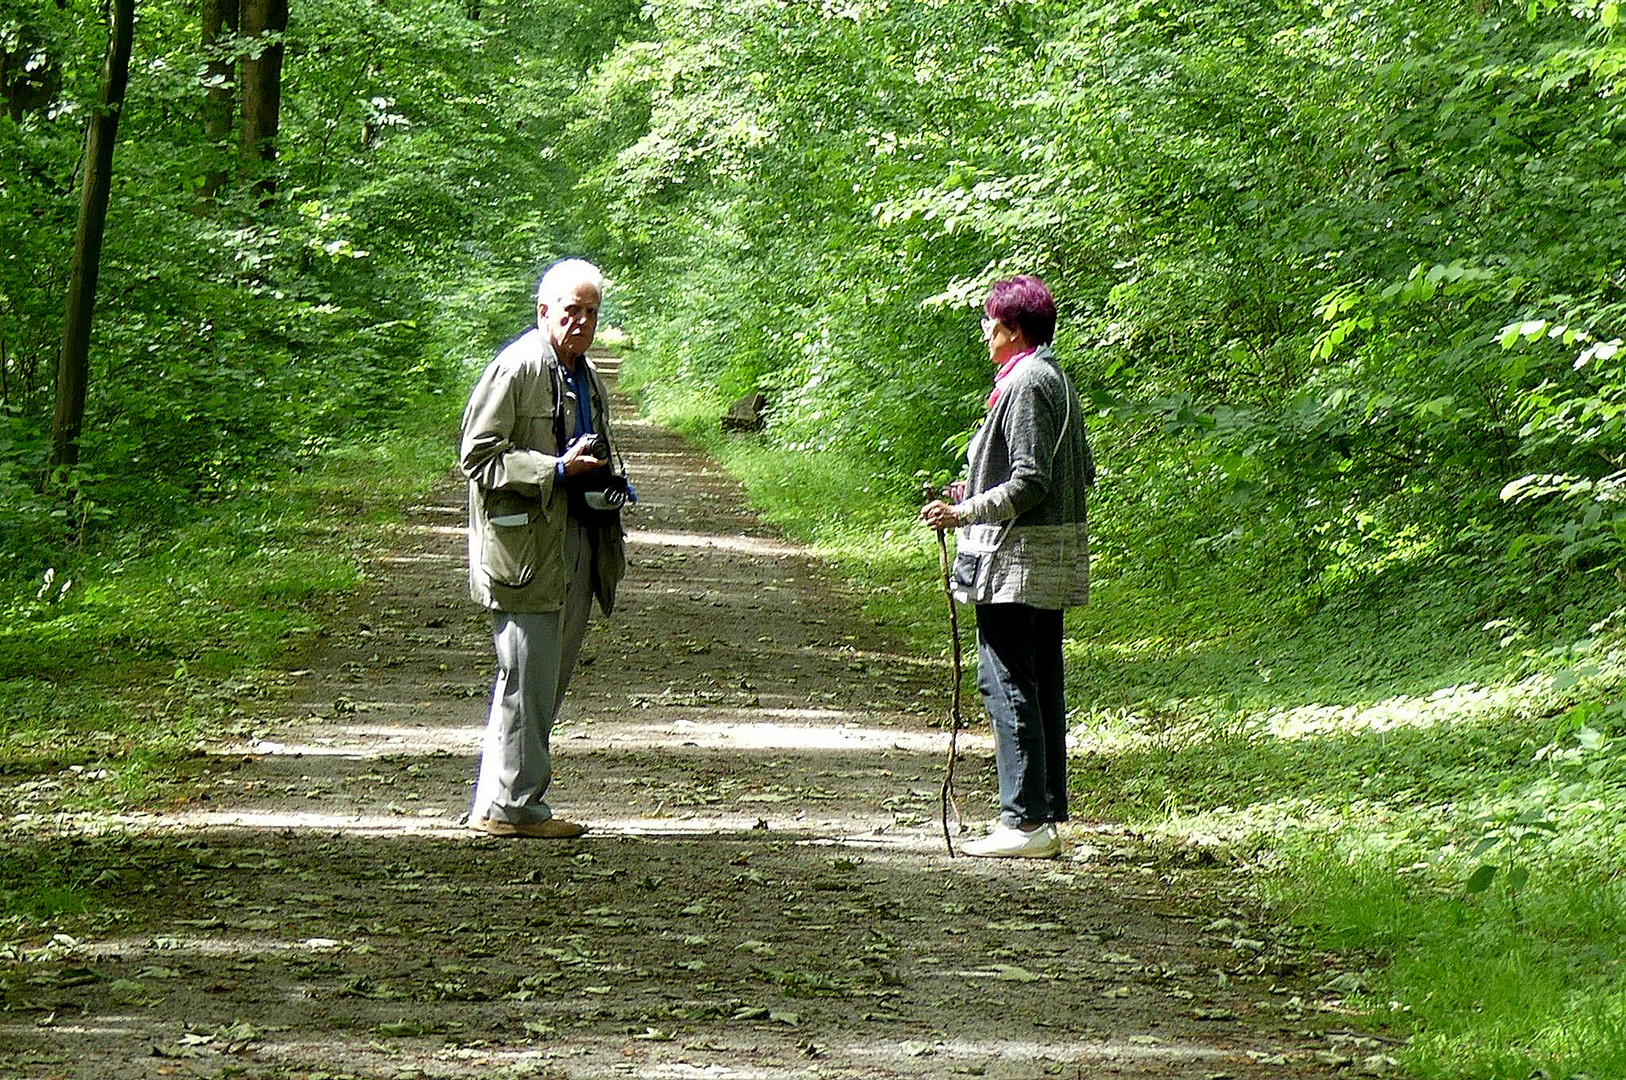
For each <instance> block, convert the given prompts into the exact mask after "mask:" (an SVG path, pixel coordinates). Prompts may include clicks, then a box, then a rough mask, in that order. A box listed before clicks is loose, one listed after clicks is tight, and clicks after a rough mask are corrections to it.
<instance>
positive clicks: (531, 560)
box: [480, 491, 542, 589]
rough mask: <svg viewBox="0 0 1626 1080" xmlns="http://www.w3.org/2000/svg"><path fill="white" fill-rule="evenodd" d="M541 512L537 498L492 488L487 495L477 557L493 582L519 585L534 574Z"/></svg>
mask: <svg viewBox="0 0 1626 1080" xmlns="http://www.w3.org/2000/svg"><path fill="white" fill-rule="evenodd" d="M499 496H500V497H499ZM541 513H542V508H541V506H540V505H539V504H538V502H537V500H535V499H527V498H523V497H521V496H516V495H514V494H513V493H512V492H504V491H493V492H491V493H490V494H489V495H488V496H487V497H486V514H485V521H484V522H482V523H481V526H480V561H481V563H482V565H483V568H484V570H485V572H486V576H487V577H489V578H490V579H491V582H492V584H494V585H505V586H507V587H508V588H511V589H518V588H523V587H524V586H526V585H529V584H530V583H531V581H532V580H533V579H534V578H535V577H536V567H537V542H536V529H537V518H538V517H539V516H540V515H541Z"/></svg>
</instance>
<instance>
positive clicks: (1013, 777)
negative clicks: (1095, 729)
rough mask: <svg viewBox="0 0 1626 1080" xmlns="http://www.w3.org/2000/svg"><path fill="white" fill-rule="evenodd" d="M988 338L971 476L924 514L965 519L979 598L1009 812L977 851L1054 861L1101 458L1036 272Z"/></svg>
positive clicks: (1014, 281) (989, 697) (1009, 299)
mask: <svg viewBox="0 0 1626 1080" xmlns="http://www.w3.org/2000/svg"><path fill="white" fill-rule="evenodd" d="M983 315H984V318H983V320H982V336H983V340H984V341H985V342H986V343H987V345H988V359H989V360H990V361H991V362H992V364H993V367H994V385H993V390H992V392H991V393H989V395H988V415H987V417H986V418H985V419H984V421H983V423H982V425H981V427H979V428H978V429H977V431H976V434H974V435H973V436H972V438H971V445H970V447H969V448H968V450H967V452H966V457H967V462H968V467H967V470H966V478H965V480H964V481H961V482H958V483H955V484H953V485H951V486H950V488H949V490H948V491H947V492H945V493H944V494H945V496H946V498H948V499H950V500H952V501H943V500H938V501H934V502H931V503H928V504H927V505H926V506H925V507H924V508H923V509H922V510H921V512H920V516H921V520H923V521H924V522H925V523H926V524H927V525H930V526H931V527H932V528H934V529H958V530H959V532H958V535H957V541H956V545H955V548H956V554H955V558H954V574H953V588H954V592H955V597H956V598H957V599H958V600H960V602H962V603H969V604H975V605H976V612H977V659H978V667H977V688H978V690H979V691H980V692H981V694H982V701H983V705H984V706H985V707H986V708H987V710H988V716H989V719H990V720H991V721H992V724H993V731H994V760H995V766H996V769H997V771H998V775H999V822H998V824H997V826H996V827H995V828H994V829H993V830H992V831H991V832H990V833H989V834H988V835H987V836H986V837H983V838H981V839H977V840H972V841H970V842H968V843H966V844H965V845H964V846H963V847H962V848H961V850H962V851H964V852H965V853H966V854H967V855H982V856H990V857H1006V858H1011V857H1016V858H1051V857H1053V856H1055V855H1059V854H1060V853H1061V838H1060V836H1059V835H1058V834H1057V831H1056V825H1057V823H1058V822H1062V821H1066V820H1067V702H1066V697H1065V692H1064V686H1063V679H1062V649H1061V632H1062V611H1063V609H1065V608H1068V607H1073V606H1077V605H1080V604H1083V603H1085V602H1087V600H1088V599H1089V590H1090V548H1089V538H1088V530H1087V527H1086V520H1085V502H1086V497H1087V495H1088V493H1089V490H1090V488H1091V487H1093V486H1094V484H1095V460H1094V457H1093V456H1092V455H1091V453H1090V444H1089V440H1088V438H1086V436H1085V432H1084V416H1083V409H1082V408H1081V407H1080V405H1079V400H1078V394H1077V393H1076V392H1074V390H1073V387H1072V384H1071V383H1070V382H1068V379H1067V376H1066V375H1065V374H1064V373H1063V372H1062V370H1061V367H1060V365H1058V364H1057V362H1056V357H1055V354H1054V353H1053V352H1052V351H1051V349H1050V343H1051V341H1052V339H1053V338H1054V337H1055V332H1056V301H1055V298H1054V297H1052V296H1051V294H1050V290H1049V289H1048V288H1046V287H1045V284H1044V282H1042V281H1040V280H1039V279H1038V278H1036V277H1032V276H1029V275H1022V276H1020V277H1013V278H1006V279H1005V280H1003V281H999V282H996V283H995V284H994V286H993V288H992V289H991V290H990V291H989V293H988V300H987V302H986V303H984V304H983Z"/></svg>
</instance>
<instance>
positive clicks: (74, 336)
mask: <svg viewBox="0 0 1626 1080" xmlns="http://www.w3.org/2000/svg"><path fill="white" fill-rule="evenodd" d="M112 18H113V23H112V27H111V32H110V33H109V35H108V40H107V56H106V58H105V59H104V60H103V61H102V96H101V102H100V104H99V106H98V107H97V109H96V111H95V112H94V113H92V114H91V117H90V126H89V127H88V128H87V129H86V131H85V163H84V177H83V179H82V180H81V191H80V199H79V231H78V235H77V236H76V237H75V238H74V243H73V271H72V275H71V276H70V277H69V279H68V314H67V318H66V319H65V320H64V321H63V325H62V348H61V351H60V352H58V353H57V368H56V414H55V416H54V417H53V418H52V421H51V459H50V460H51V464H52V465H53V466H55V465H73V464H76V463H77V462H78V460H79V432H80V430H81V429H82V428H83V426H84V422H85V387H86V384H87V382H88V376H89V370H90V325H91V315H92V313H93V312H94V310H95V306H96V276H97V274H98V273H99V272H100V270H101V261H102V234H103V232H104V231H105V230H106V227H107V200H108V195H109V194H110V192H111V191H112V187H113V143H114V140H116V139H117V138H118V131H119V113H120V112H121V111H123V108H124V90H125V87H126V85H127V84H128V83H129V79H130V42H131V37H132V35H133V31H134V27H135V0H112Z"/></svg>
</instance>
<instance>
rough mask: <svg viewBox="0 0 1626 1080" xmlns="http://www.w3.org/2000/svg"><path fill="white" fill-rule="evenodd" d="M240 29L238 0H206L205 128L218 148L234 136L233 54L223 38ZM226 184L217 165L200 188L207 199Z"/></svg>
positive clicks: (204, 40) (223, 173) (204, 18)
mask: <svg viewBox="0 0 1626 1080" xmlns="http://www.w3.org/2000/svg"><path fill="white" fill-rule="evenodd" d="M235 33H237V0H203V35H202V40H203V53H204V56H205V57H207V61H206V64H207V67H206V69H205V70H206V76H207V80H208V89H207V90H206V91H205V95H206V96H205V97H204V100H203V131H204V134H206V135H208V136H209V142H210V143H211V144H213V146H214V148H215V152H216V153H219V152H220V147H221V146H222V145H224V144H225V142H226V141H227V140H228V139H229V138H230V137H231V127H232V114H233V112H234V109H233V106H234V105H235V104H236V97H235V95H234V94H233V92H232V75H233V68H234V67H235V66H236V65H235V64H234V63H233V62H232V58H231V57H230V56H227V55H225V54H224V53H223V47H222V45H221V43H220V39H221V38H222V37H225V36H227V35H230V34H235ZM225 184H226V170H225V169H224V168H223V167H221V166H219V165H216V166H214V167H212V168H210V170H209V172H208V174H207V175H205V176H204V178H203V187H202V189H201V190H200V191H199V192H198V194H199V195H200V196H202V198H204V199H205V200H209V199H213V198H214V197H215V195H216V194H217V193H218V192H219V191H220V189H221V188H222V187H224V186H225Z"/></svg>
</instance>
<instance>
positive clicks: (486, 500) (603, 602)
mask: <svg viewBox="0 0 1626 1080" xmlns="http://www.w3.org/2000/svg"><path fill="white" fill-rule="evenodd" d="M581 362H582V363H584V364H587V370H588V381H589V383H590V385H591V387H592V390H591V396H592V399H593V400H592V414H593V418H594V427H595V429H596V430H597V431H598V432H599V433H601V434H602V435H604V436H605V437H606V438H608V439H609V440H610V448H611V449H610V458H611V460H612V461H619V460H620V456H619V454H617V452H616V445H615V435H614V433H613V431H612V430H611V427H610V411H609V407H608V404H607V396H606V394H605V391H604V384H603V382H602V381H601V380H600V378H599V374H598V371H597V369H595V368H594V367H593V365H592V364H591V363H589V362H588V360H587V358H586V357H583V358H582V360H581ZM555 387H558V388H561V389H564V391H565V394H566V396H565V399H564V401H563V402H559V401H557V399H556V395H555ZM567 387H568V384H567V383H566V382H565V379H564V370H563V368H562V367H561V365H560V363H559V358H558V357H557V356H556V355H555V354H554V351H553V346H552V345H551V344H549V342H548V340H547V337H546V336H545V335H544V334H543V333H542V332H541V331H540V330H535V329H533V330H530V331H528V332H527V333H526V334H525V335H524V336H522V337H521V338H519V340H517V341H515V342H514V343H513V344H511V345H509V346H508V347H507V348H505V349H504V350H503V351H502V352H501V353H499V354H498V356H497V358H496V359H495V360H493V361H492V362H491V363H490V365H488V366H487V367H486V370H485V373H484V374H483V375H481V376H480V381H479V382H478V383H476V384H475V387H474V390H473V392H472V393H471V394H470V395H469V403H468V407H467V408H465V409H464V410H463V437H462V445H461V448H460V462H461V465H462V469H463V474H464V475H465V476H467V477H468V478H469V594H470V595H471V596H472V597H473V598H474V601H475V603H477V604H481V605H483V606H485V607H488V608H491V609H492V610H494V611H558V610H559V609H560V608H561V607H563V606H564V598H565V522H566V520H567V519H568V516H569V515H568V512H567V510H566V497H565V492H564V491H563V490H562V489H561V488H556V487H555V486H554V483H553V480H554V466H555V465H556V464H557V463H558V460H559V454H560V451H561V450H562V447H560V446H559V445H558V443H557V440H556V435H555V426H554V425H555V420H554V417H555V409H556V408H561V409H562V414H561V415H562V416H563V427H564V432H565V443H566V445H568V444H569V442H570V440H571V439H573V438H575V436H576V434H577V433H576V407H575V399H574V395H572V394H570V392H569V390H568V389H567ZM589 540H590V541H591V542H592V546H593V592H594V594H595V595H596V596H597V597H598V602H599V607H600V608H602V609H603V610H604V613H605V614H606V615H608V614H609V613H610V612H611V611H612V610H614V608H615V590H616V586H617V585H618V584H620V582H621V574H622V572H623V571H624V570H625V569H626V564H627V556H626V546H625V539H624V535H623V531H622V529H621V528H620V526H618V525H617V526H608V527H602V528H598V529H596V530H594V534H593V535H592V536H590V537H589Z"/></svg>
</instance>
